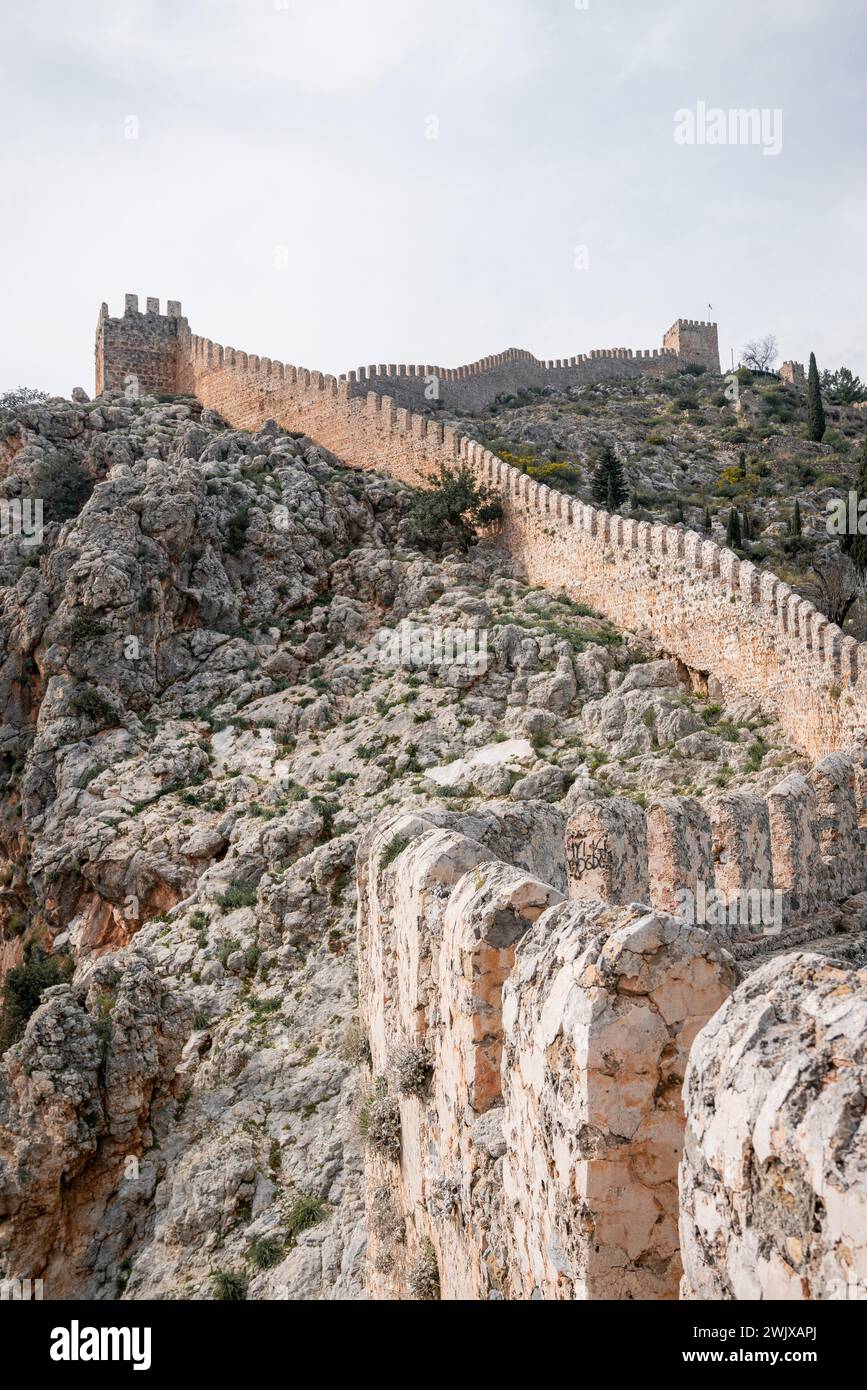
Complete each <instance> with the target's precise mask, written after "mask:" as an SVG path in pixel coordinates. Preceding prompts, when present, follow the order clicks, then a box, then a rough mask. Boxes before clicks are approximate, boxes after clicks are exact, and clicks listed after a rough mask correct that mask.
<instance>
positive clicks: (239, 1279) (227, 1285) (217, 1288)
mask: <svg viewBox="0 0 867 1390" xmlns="http://www.w3.org/2000/svg"><path fill="white" fill-rule="evenodd" d="M248 1284H249V1280H248V1279H247V1276H246V1274H239V1273H237V1271H236V1270H232V1269H221V1270H218V1271H217V1273H216V1274H212V1275H211V1288H212V1289H213V1291H214V1298H215V1300H216V1301H217V1302H218V1303H243V1301H244V1300H245V1299H246V1297H247V1287H248Z"/></svg>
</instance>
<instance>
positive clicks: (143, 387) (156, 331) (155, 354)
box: [96, 294, 189, 395]
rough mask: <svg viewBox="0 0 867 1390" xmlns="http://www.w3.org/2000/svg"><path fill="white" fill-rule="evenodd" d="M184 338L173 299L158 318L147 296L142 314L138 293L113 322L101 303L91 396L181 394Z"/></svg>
mask: <svg viewBox="0 0 867 1390" xmlns="http://www.w3.org/2000/svg"><path fill="white" fill-rule="evenodd" d="M188 340H189V326H188V324H187V321H186V319H185V318H184V317H183V314H182V308H181V302H180V300H179V299H169V300H168V301H167V302H166V312H165V314H162V313H160V301H159V299H156V298H152V297H151V296H150V295H149V296H148V297H147V299H146V300H145V311H144V313H142V312H141V311H140V310H139V297H138V295H137V294H128V295H126V296H125V297H124V311H123V315H122V317H121V318H116V319H113V318H111V317H110V316H109V312H108V305H107V304H103V305H102V307H101V308H100V311H99V318H98V320H97V324H96V393H97V395H100V394H101V393H102V392H103V391H127V392H129V391H133V392H135V394H137V395H155V394H168V395H171V394H174V393H176V392H177V391H179V390H181V389H182V386H181V376H182V374H183V372H182V368H183V364H184V362H185V353H186V350H187V347H188Z"/></svg>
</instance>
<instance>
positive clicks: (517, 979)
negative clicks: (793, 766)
mask: <svg viewBox="0 0 867 1390" xmlns="http://www.w3.org/2000/svg"><path fill="white" fill-rule="evenodd" d="M835 761H836V760H833V759H829V760H827V763H832V762H835ZM840 761H841V762H843V763H846V760H840ZM856 762H857V766H858V767H860V768H862V769H863V757H861V758H860V759H859V760H856ZM827 763H826V764H823V765H820V766H819V767H818V768H817V769H815V770H814V773H813V774H811V778H812V780H811V781H808V779H799V780H800V781H802V782H804V783H805V785H806V786H808V787H809V788H810V789H811V791H812V792H813V794H814V795H815V797H816V800H815V802H814V803H813V804H812V805H811V806H810V812H811V815H812V817H813V821H814V823H815V826H816V836H817V838H816V845H815V850H816V858H817V860H818V868H817V869H815V870H814V876H813V878H812V879H811V880H809V881H808V885H807V886H806V887H805V889H804V896H803V897H802V899H801V902H802V908H803V907H805V906H806V903H807V902H808V901H814V899H812V898H811V897H810V892H809V885H810V884H812V887H813V888H814V889H817V890H819V891H821V893H822V905H823V907H824V908H826V909H828V908H830V907H831V904H832V903H834V902H835V901H839V900H841V899H843V898H845V897H846V896H847V895H848V894H851V893H852V892H856V891H858V890H859V888H861V887H862V886H863V880H864V870H863V868H862V867H859V866H855V865H854V860H855V857H856V855H860V857H861V859H862V861H863V850H864V845H863V834H864V830H863V827H862V828H861V829H860V830H859V829H858V828H857V827H855V826H854V822H855V819H856V816H857V812H858V808H857V806H856V805H855V803H854V800H851V799H849V800H847V797H848V796H849V793H846V795H845V796H843V800H841V799H840V798H841V795H842V794H843V792H844V789H845V788H849V786H850V777H851V773H852V770H853V767H854V766H855V765H856V764H855V763H853V762H852V761H849V762H848V763H846V765H844V766H833V767H832V766H828V765H827ZM803 790H804V789H803V788H802V787H796V786H789V785H788V784H787V783H783V784H781V785H780V787H779V788H777V789H775V791H774V792H772V793H771V794H770V796H769V797H768V804H770V803H771V802H773V801H774V800H775V799H776V800H777V801H778V803H779V804H780V807H782V808H783V810H784V811H785V803H786V801H787V798H789V797H790V796H791V795H793V794H800V793H802V792H803ZM739 795H744V794H738V793H735V794H726V795H722V796H719V797H717V798H714V799H712V800H710V801H709V802H708V805H707V811H706V813H705V812H704V811H702V814H703V815H705V819H706V821H707V827H706V829H707V834H706V839H707V844H708V850H710V847H711V846H712V847H713V859H714V861H715V862H713V863H712V862H710V861H711V855H710V853H708V857H707V859H706V861H705V863H704V864H703V865H701V864H698V863H697V862H696V861H695V859H694V857H693V856H691V854H690V853H689V845H690V843H693V844H694V843H696V842H697V841H698V840H699V839H700V838H701V836H700V835H698V834H696V836H695V837H694V838H693V840H692V841H690V837H689V836H688V835H685V834H684V826H683V824H682V823H681V822H680V820H679V818H678V816H677V814H676V811H677V806H676V804H675V802H676V799H674V798H663V799H661V800H659V801H657V802H655V803H653V804H652V805H651V807H650V810H649V812H648V826H647V834H646V838H647V840H648V842H649V844H650V847H651V862H652V863H653V862H654V860H655V869H652V871H651V873H650V874H648V872H647V870H646V868H645V869H644V870H643V871H642V870H641V869H640V867H639V868H638V869H637V870H636V864H637V863H638V859H637V858H636V859H635V860H634V862H633V873H632V881H631V883H630V884H628V885H627V886H626V888H625V889H623V890H622V891H620V892H619V893H617V894H609V895H608V897H607V898H606V896H605V887H604V885H601V884H598V883H597V884H593V885H591V891H589V892H588V891H587V888H588V885H587V884H586V883H585V882H582V881H581V877H580V875H579V876H578V877H577V878H576V876H575V873H574V862H575V861H574V858H573V856H572V855H571V853H570V850H571V848H572V847H574V844H575V839H576V836H579V835H580V836H581V837H582V838H583V836H584V834H585V832H586V831H587V830H588V827H589V828H590V829H591V831H592V834H593V836H594V837H596V840H597V843H599V842H600V838H601V837H603V836H604V837H607V843H608V844H609V846H610V845H611V844H612V843H613V841H614V839H615V837H616V836H617V835H619V836H620V838H621V842H622V843H621V853H620V863H621V864H622V863H623V861H624V858H628V856H625V855H624V854H623V852H622V851H623V848H624V844H625V841H626V840H632V841H634V840H635V838H636V836H635V830H636V827H635V824H634V823H629V818H628V817H624V816H620V815H618V814H617V810H618V804H617V803H616V802H611V801H608V800H605V801H601V802H600V801H589V802H586V803H585V804H584V805H582V806H579V807H578V808H577V810H576V812H575V814H574V815H573V817H572V819H571V820H570V821H569V823H568V825H567V826H566V828H565V846H564V841H563V838H562V834H563V828H562V822H560V823H559V824H558V820H559V816H558V812H557V811H556V808H553V807H550V806H548V805H546V804H545V803H521V804H520V805H515V804H513V803H494V804H493V805H490V806H487V807H479V808H476V809H475V810H473V811H472V812H468V813H466V814H463V815H458V814H455V813H451V812H443V811H439V810H431V811H430V812H428V811H419V812H406V813H402V814H400V813H399V814H397V815H395V814H394V813H393V812H389V813H386V814H385V815H384V816H383V817H382V818H381V819H380V820H379V821H378V823H377V824H376V825H374V826H373V827H372V828H371V829H370V830H369V831H368V832H367V834H366V835H365V837H364V838H363V840H362V842H361V843H360V845H359V850H358V865H357V879H358V889H359V909H358V958H359V1003H360V1012H361V1016H362V1021H363V1025H364V1028H365V1032H366V1035H367V1039H368V1042H369V1049H370V1083H369V1084H370V1088H371V1095H375V1096H376V1097H377V1098H378V1101H377V1103H378V1104H379V1105H380V1106H381V1107H382V1108H383V1110H384V1112H385V1113H387V1114H388V1116H389V1127H388V1136H389V1143H388V1145H387V1146H386V1145H384V1144H383V1143H381V1142H380V1141H379V1140H378V1139H377V1137H376V1135H373V1136H371V1134H370V1132H369V1133H368V1145H367V1149H366V1158H365V1187H366V1211H367V1225H368V1239H369V1251H368V1254H369V1260H368V1292H369V1295H370V1296H371V1297H373V1298H378V1299H408V1298H418V1297H434V1296H436V1297H439V1298H442V1299H445V1300H448V1301H451V1300H470V1301H480V1300H482V1301H484V1300H490V1299H508V1300H521V1301H524V1300H537V1299H542V1300H546V1301H550V1300H576V1299H577V1300H582V1301H587V1300H589V1301H592V1300H596V1299H614V1300H629V1299H654V1300H658V1299H674V1298H677V1297H678V1296H680V1297H685V1298H698V1299H707V1298H710V1299H739V1298H758V1297H764V1298H784V1299H802V1298H811V1297H820V1298H835V1299H845V1298H847V1297H854V1296H857V1297H860V1298H863V1297H865V1291H867V1235H865V1231H867V1227H865V1224H864V1214H865V1211H867V1147H865V1133H864V1125H863V1115H862V1111H863V1092H864V1084H865V1076H867V1073H865V1065H867V1012H865V1002H864V1001H865V984H867V972H863V971H862V972H861V973H860V974H859V973H857V972H856V971H854V970H850V969H848V968H846V967H845V966H843V965H841V964H839V963H835V962H834V961H833V960H830V961H829V960H828V959H827V958H825V957H822V956H819V955H808V954H802V953H801V952H800V950H799V943H800V942H801V941H802V940H803V939H804V938H807V939H809V936H810V931H809V930H807V931H806V932H804V931H799V930H798V929H794V930H788V929H787V930H786V931H784V932H783V934H782V935H781V936H780V937H775V936H772V937H770V938H768V939H767V940H766V941H765V942H764V944H763V945H762V946H761V947H759V948H758V949H759V951H760V952H761V953H763V954H766V955H767V956H768V957H769V959H768V961H767V963H766V964H764V965H760V967H759V968H758V969H757V970H756V971H755V973H753V974H751V975H749V976H748V977H747V978H746V979H745V980H743V981H742V974H741V965H740V963H739V961H738V959H737V957H738V956H741V957H743V958H744V959H745V961H746V960H749V959H751V957H752V955H753V954H754V953H755V949H756V946H755V941H754V940H753V939H751V938H752V932H751V928H750V927H749V926H743V925H737V924H736V925H733V926H732V927H731V928H729V929H728V931H727V932H725V931H724V932H717V931H714V930H705V929H704V928H703V927H701V926H700V925H693V924H692V923H691V922H688V921H686V920H684V919H683V918H679V917H678V916H676V915H675V914H672V913H669V912H666V911H665V910H664V908H663V907H661V906H660V905H659V904H660V903H664V902H665V901H666V900H667V899H669V898H671V897H673V896H674V891H675V890H676V889H677V888H678V887H680V886H682V885H684V884H691V885H692V886H693V887H694V886H695V875H696V872H698V871H701V872H704V873H707V874H708V875H709V876H710V878H709V882H710V884H713V883H716V885H717V886H718V887H720V886H721V887H723V888H724V889H726V890H728V891H731V880H730V867H731V866H732V865H735V866H737V868H738V871H739V872H740V871H741V869H742V868H743V866H744V863H745V860H746V859H749V858H752V860H753V861H755V860H756V859H757V858H758V857H760V856H759V854H758V853H757V851H761V852H763V853H764V854H765V856H766V857H767V858H768V860H769V862H770V859H771V844H770V842H768V843H765V844H764V848H763V841H765V840H767V831H766V830H765V833H764V835H763V833H762V828H761V825H760V821H761V817H760V816H757V815H756V813H755V808H754V807H753V808H751V811H750V814H749V815H737V814H733V813H732V807H733V803H734V802H735V801H736V800H737V797H738V796H739ZM680 805H681V809H682V810H683V811H684V812H685V813H686V814H687V816H688V817H689V816H690V814H691V813H694V812H695V811H696V809H698V810H700V811H701V808H700V807H699V805H698V803H697V802H691V801H690V800H689V799H683V800H682V801H681V803H680ZM623 807H625V803H622V804H621V808H623ZM638 809H639V808H637V807H633V810H638ZM748 809H749V808H748ZM778 809H779V807H778ZM788 809H789V810H791V807H789V808H788ZM600 813H602V814H603V823H602V824H599V823H598V816H599V814H600ZM693 819H694V817H693ZM590 822H592V826H591V825H590ZM832 823H833V827H834V829H833V833H832V829H831V826H832ZM841 825H842V826H843V828H844V829H845V830H847V831H848V832H849V833H850V835H851V838H850V839H849V840H848V841H846V840H844V839H841V838H837V829H839V827H840V826H841ZM829 834H832V838H830V839H829V838H828V835H829ZM558 836H559V837H560V845H561V847H563V848H564V850H565V852H564V856H563V857H564V860H565V864H561V866H560V867H558V866H557V864H556V849H555V848H554V846H555V843H556V841H557V838H558ZM637 838H638V840H640V839H641V835H640V834H639V835H638V836H637ZM788 844H789V841H788V840H784V843H783V853H782V858H781V867H782V870H783V873H784V875H785V874H786V873H788V872H789V871H790V869H791V862H790V859H789V856H788V848H787V847H788ZM773 845H774V849H776V848H777V840H776V839H774V841H773ZM518 847H519V851H520V852H519V853H518V854H516V848H518ZM633 847H634V845H633ZM847 850H848V851H849V860H850V863H851V864H852V866H853V867H852V870H851V878H850V879H849V880H848V881H845V880H844V878H842V877H838V878H837V879H833V878H832V876H833V873H834V865H833V859H834V856H835V854H836V855H837V856H839V855H841V854H844V853H845V852H846V851H847ZM552 869H553V870H554V872H552ZM564 871H565V877H566V879H567V882H566V884H565V887H566V891H567V892H568V894H569V897H568V898H567V897H566V896H565V894H564V891H563V887H564V884H563V878H564ZM642 873H643V878H644V884H645V894H646V895H645V896H641V897H639V898H638V899H637V900H632V901H629V892H630V889H631V888H634V887H635V885H636V883H637V882H638V879H639V878H640V877H641V876H642ZM771 877H772V879H773V878H774V875H773V873H772V875H771ZM616 878H617V875H616V872H614V873H613V874H612V881H616ZM552 880H555V882H552ZM648 884H649V885H650V887H649V894H648V893H647V885H648ZM821 930H822V929H821V928H816V929H815V931H814V935H817V936H818V935H820V934H821ZM824 930H825V931H827V930H828V915H826V919H825V928H824ZM859 1118H860V1119H861V1120H862V1123H861V1124H860V1126H859V1123H858V1121H859ZM432 1276H433V1279H434V1280H435V1292H431V1285H432ZM852 1281H854V1282H855V1283H856V1284H857V1285H858V1287H859V1288H860V1292H858V1293H857V1294H851V1293H850V1292H849V1284H850V1283H851V1282H852Z"/></svg>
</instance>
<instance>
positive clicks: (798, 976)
mask: <svg viewBox="0 0 867 1390" xmlns="http://www.w3.org/2000/svg"><path fill="white" fill-rule="evenodd" d="M865 1095H867V972H865V971H863V970H862V971H860V972H858V971H854V970H849V969H847V968H845V967H844V966H842V965H837V964H836V963H834V962H833V961H829V960H828V959H826V958H825V957H823V956H817V955H811V954H807V953H804V954H798V955H787V956H782V957H778V958H777V959H775V960H773V961H770V962H768V964H766V965H764V966H762V967H761V968H760V969H759V970H757V971H756V972H755V973H754V974H752V975H750V976H749V977H748V979H747V980H746V981H745V982H744V983H743V984H742V985H740V987H739V988H738V989H737V990H736V991H735V993H734V994H733V995H732V996H731V998H730V999H729V1000H728V1001H727V1002H726V1003H725V1004H724V1005H723V1007H722V1008H721V1009H720V1011H719V1013H717V1014H716V1016H715V1017H714V1018H712V1019H711V1021H710V1022H709V1023H708V1024H707V1026H706V1027H705V1028H704V1029H703V1030H702V1032H701V1033H700V1034H699V1036H698V1038H697V1039H696V1041H695V1043H694V1046H693V1049H692V1052H691V1054H690V1058H689V1066H688V1068H687V1076H686V1085H685V1088H684V1098H685V1107H686V1138H685V1146H684V1154H683V1162H682V1164H681V1173H680V1195H681V1218H680V1238H681V1250H682V1256H683V1267H684V1273H683V1284H682V1292H681V1296H682V1297H684V1298H690V1299H702V1300H714V1301H718V1300H727V1299H738V1300H743V1299H765V1300H775V1299H781V1300H787V1299H789V1300H798V1301H800V1300H802V1299H822V1300H828V1299H833V1300H843V1299H847V1298H857V1299H862V1300H863V1299H865V1298H867V1131H865V1120H864V1096H865Z"/></svg>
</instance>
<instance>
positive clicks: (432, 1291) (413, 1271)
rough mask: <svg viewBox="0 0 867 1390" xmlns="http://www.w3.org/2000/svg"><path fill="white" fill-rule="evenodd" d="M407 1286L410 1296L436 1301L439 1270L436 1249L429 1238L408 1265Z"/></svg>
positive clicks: (438, 1294)
mask: <svg viewBox="0 0 867 1390" xmlns="http://www.w3.org/2000/svg"><path fill="white" fill-rule="evenodd" d="M407 1287H408V1289H409V1292H410V1295H411V1297H412V1298H416V1299H419V1300H421V1301H423V1302H427V1303H431V1302H436V1301H437V1300H438V1299H439V1296H440V1272H439V1266H438V1265H437V1257H436V1251H435V1250H434V1248H433V1246H432V1245H431V1243H430V1241H429V1240H426V1241H425V1242H424V1244H423V1245H422V1247H421V1249H420V1251H419V1253H418V1256H417V1257H416V1259H415V1260H414V1261H413V1263H412V1264H411V1265H410V1269H409V1273H408V1275H407Z"/></svg>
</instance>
